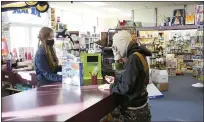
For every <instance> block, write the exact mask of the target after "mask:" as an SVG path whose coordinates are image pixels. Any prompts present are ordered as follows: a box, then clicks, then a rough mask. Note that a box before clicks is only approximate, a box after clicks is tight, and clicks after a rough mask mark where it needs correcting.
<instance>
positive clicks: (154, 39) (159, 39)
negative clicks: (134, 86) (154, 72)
mask: <svg viewBox="0 0 204 122" xmlns="http://www.w3.org/2000/svg"><path fill="white" fill-rule="evenodd" d="M139 35H140V37H139V38H138V40H139V41H140V43H141V44H142V45H146V46H147V48H148V49H149V50H150V51H152V56H151V57H150V68H157V69H165V54H166V52H165V50H164V49H165V44H164V43H165V41H164V33H163V32H158V31H140V32H139Z"/></svg>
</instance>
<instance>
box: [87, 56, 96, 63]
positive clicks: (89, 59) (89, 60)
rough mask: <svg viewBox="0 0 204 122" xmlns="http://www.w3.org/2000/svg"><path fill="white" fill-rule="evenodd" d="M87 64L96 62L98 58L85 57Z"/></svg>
mask: <svg viewBox="0 0 204 122" xmlns="http://www.w3.org/2000/svg"><path fill="white" fill-rule="evenodd" d="M87 62H98V56H87Z"/></svg>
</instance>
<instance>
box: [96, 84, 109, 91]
mask: <svg viewBox="0 0 204 122" xmlns="http://www.w3.org/2000/svg"><path fill="white" fill-rule="evenodd" d="M98 89H99V90H107V89H110V84H103V85H99V86H98Z"/></svg>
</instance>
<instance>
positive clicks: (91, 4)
mask: <svg viewBox="0 0 204 122" xmlns="http://www.w3.org/2000/svg"><path fill="white" fill-rule="evenodd" d="M82 3H83V4H87V5H90V6H104V5H107V4H105V3H102V2H82Z"/></svg>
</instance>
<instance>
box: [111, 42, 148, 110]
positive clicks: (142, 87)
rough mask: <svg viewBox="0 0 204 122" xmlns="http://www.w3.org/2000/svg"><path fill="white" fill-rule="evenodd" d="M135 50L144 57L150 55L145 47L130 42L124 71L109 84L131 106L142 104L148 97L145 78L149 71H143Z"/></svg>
mask: <svg viewBox="0 0 204 122" xmlns="http://www.w3.org/2000/svg"><path fill="white" fill-rule="evenodd" d="M135 52H139V53H140V54H142V55H143V56H144V57H145V56H151V52H150V51H149V50H148V49H147V48H146V47H144V46H138V45H137V44H135V43H130V44H129V46H128V51H127V57H128V62H127V63H126V66H125V71H124V73H123V74H122V77H121V79H116V81H115V83H114V84H112V85H111V86H110V87H111V91H112V92H113V93H117V94H120V96H122V98H123V100H124V101H125V104H126V105H127V106H132V107H138V106H140V105H143V104H144V103H145V102H146V101H147V99H148V93H147V90H146V84H145V78H148V77H149V73H147V72H145V71H144V67H143V64H142V62H141V61H140V59H139V57H137V55H136V54H134V53H135Z"/></svg>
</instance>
